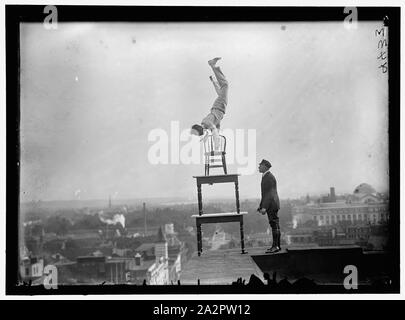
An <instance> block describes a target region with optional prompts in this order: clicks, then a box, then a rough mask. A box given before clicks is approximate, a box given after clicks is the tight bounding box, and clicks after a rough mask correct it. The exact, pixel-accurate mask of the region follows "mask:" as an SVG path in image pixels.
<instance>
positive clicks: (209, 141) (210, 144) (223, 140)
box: [204, 134, 226, 153]
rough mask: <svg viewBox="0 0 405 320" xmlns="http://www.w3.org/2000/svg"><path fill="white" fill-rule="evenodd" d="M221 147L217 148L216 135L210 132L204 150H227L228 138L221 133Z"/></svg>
mask: <svg viewBox="0 0 405 320" xmlns="http://www.w3.org/2000/svg"><path fill="white" fill-rule="evenodd" d="M219 141H220V145H219V149H218V150H215V143H214V136H213V135H212V134H210V135H209V136H208V137H207V140H206V141H205V142H204V152H205V153H207V152H214V151H220V152H224V153H225V152H226V138H225V137H224V136H222V135H219Z"/></svg>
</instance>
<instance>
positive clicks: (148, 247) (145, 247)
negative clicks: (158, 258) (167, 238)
mask: <svg viewBox="0 0 405 320" xmlns="http://www.w3.org/2000/svg"><path fill="white" fill-rule="evenodd" d="M153 248H155V244H154V243H142V244H141V245H140V246H139V247H137V248H136V249H135V251H137V252H140V251H149V250H151V249H153Z"/></svg>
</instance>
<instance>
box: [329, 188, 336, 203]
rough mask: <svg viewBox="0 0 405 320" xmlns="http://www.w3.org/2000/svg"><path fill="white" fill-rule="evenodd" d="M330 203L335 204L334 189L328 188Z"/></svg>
mask: <svg viewBox="0 0 405 320" xmlns="http://www.w3.org/2000/svg"><path fill="white" fill-rule="evenodd" d="M330 202H336V195H335V187H330Z"/></svg>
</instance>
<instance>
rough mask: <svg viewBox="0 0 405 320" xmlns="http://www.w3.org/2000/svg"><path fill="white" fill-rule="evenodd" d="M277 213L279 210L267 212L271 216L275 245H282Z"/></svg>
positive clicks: (270, 221)
mask: <svg viewBox="0 0 405 320" xmlns="http://www.w3.org/2000/svg"><path fill="white" fill-rule="evenodd" d="M277 213H278V211H273V212H267V217H268V218H269V223H270V227H271V233H272V235H273V247H280V238H281V232H280V224H279V218H278V215H277Z"/></svg>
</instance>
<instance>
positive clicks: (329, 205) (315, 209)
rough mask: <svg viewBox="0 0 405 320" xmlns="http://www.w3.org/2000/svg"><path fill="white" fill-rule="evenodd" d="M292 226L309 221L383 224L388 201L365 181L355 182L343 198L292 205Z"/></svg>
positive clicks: (318, 222)
mask: <svg viewBox="0 0 405 320" xmlns="http://www.w3.org/2000/svg"><path fill="white" fill-rule="evenodd" d="M331 190H333V191H334V188H333V189H332V188H331ZM292 215H293V219H292V222H293V228H294V229H295V228H297V227H299V226H304V224H306V223H309V221H312V223H313V224H315V225H317V226H318V227H320V226H333V225H335V224H341V223H342V222H343V223H346V224H347V223H349V224H354V225H359V224H386V223H387V222H388V219H389V212H388V202H387V201H386V200H384V199H383V197H382V195H380V194H379V193H378V192H376V190H375V189H374V188H373V187H372V186H371V185H369V184H367V183H362V184H360V185H358V186H357V187H356V188H355V189H354V192H353V194H351V195H349V196H347V197H346V199H345V200H343V199H339V200H335V201H334V202H330V201H328V202H320V203H313V204H306V205H298V206H294V207H293V209H292Z"/></svg>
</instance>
